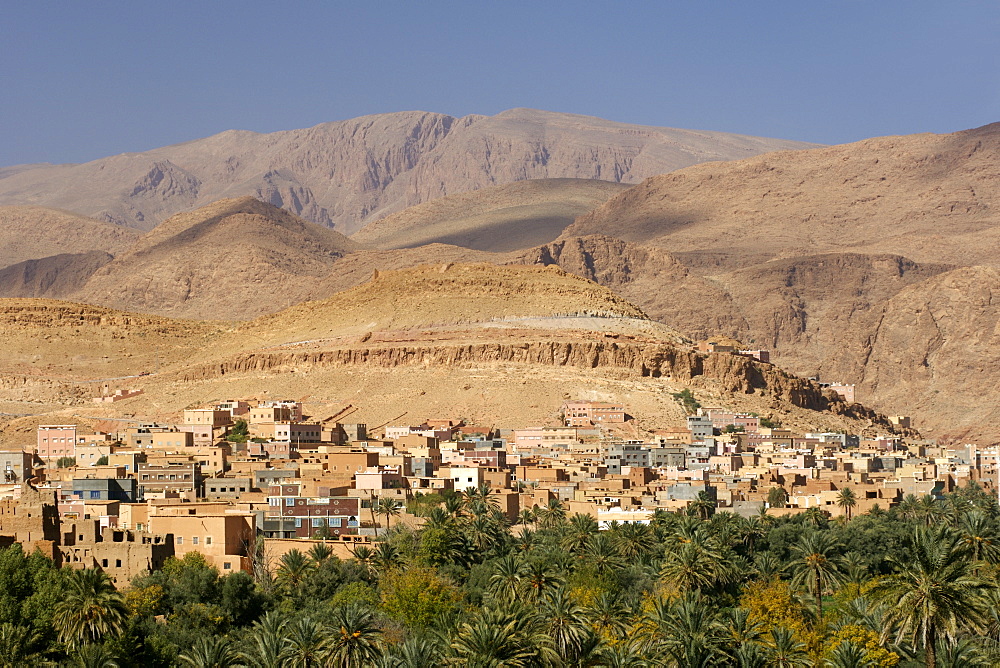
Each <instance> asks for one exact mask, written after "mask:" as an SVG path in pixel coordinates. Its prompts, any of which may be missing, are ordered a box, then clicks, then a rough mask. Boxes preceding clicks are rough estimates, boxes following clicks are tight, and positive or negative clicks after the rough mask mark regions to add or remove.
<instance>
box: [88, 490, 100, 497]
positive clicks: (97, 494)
mask: <svg viewBox="0 0 1000 668" xmlns="http://www.w3.org/2000/svg"><path fill="white" fill-rule="evenodd" d="M90 498H92V499H99V498H101V493H100V492H99V491H92V492H91V493H90Z"/></svg>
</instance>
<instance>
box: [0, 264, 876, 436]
mask: <svg viewBox="0 0 1000 668" xmlns="http://www.w3.org/2000/svg"><path fill="white" fill-rule="evenodd" d="M400 299H403V300H409V301H411V302H413V303H414V304H415V307H414V308H409V309H405V310H399V309H398V308H397V307H398V304H399V300H400ZM366 318H371V319H372V320H371V321H369V322H364V321H365V319H366ZM0 329H2V331H3V334H4V337H5V340H6V341H8V342H9V344H10V352H9V354H8V355H6V356H4V357H3V358H2V359H0V378H2V382H0V408H9V409H10V410H7V411H3V412H5V413H18V414H17V415H6V416H0V418H5V419H6V421H5V423H4V427H3V429H2V439H3V440H4V442H6V443H16V444H25V443H27V442H29V441H30V439H31V437H32V430H33V429H34V427H35V426H37V424H40V423H43V422H59V423H62V422H76V423H79V424H83V425H88V426H90V427H93V426H95V425H97V424H99V423H101V422H102V420H108V419H111V418H125V419H135V420H141V419H152V418H159V419H176V418H177V417H179V415H180V413H181V411H182V410H183V409H184V408H185V407H187V406H193V405H199V404H202V403H204V402H208V401H212V400H218V399H223V398H226V397H227V396H259V397H267V396H270V397H289V396H291V397H296V398H304V399H305V401H306V403H307V409H308V410H309V411H312V412H314V413H315V414H316V415H317V417H322V416H321V415H320V413H323V412H324V411H328V412H330V413H332V412H334V410H335V409H336V408H337V407H338V406H343V405H346V404H352V405H355V406H358V407H359V409H360V410H359V412H358V414H357V419H359V420H364V421H366V422H368V423H369V424H373V425H375V424H379V423H381V422H385V421H388V420H390V419H393V418H394V417H395V416H396V415H398V414H399V413H400V412H402V411H404V410H405V411H407V412H408V413H412V414H413V415H414V416H420V417H423V416H428V415H449V416H461V417H464V418H466V419H469V420H471V421H475V422H478V423H489V424H504V425H507V426H513V427H517V426H526V425H529V424H538V423H552V422H553V420H554V418H555V414H556V412H557V411H558V408H559V406H560V405H561V403H562V402H563V401H564V400H565V399H567V398H576V397H592V398H595V399H607V400H612V399H613V400H616V401H624V402H626V403H627V404H628V405H629V407H630V410H632V411H633V412H634V413H635V414H636V415H638V416H640V419H639V420H638V422H637V423H636V425H635V428H636V430H637V431H636V434H637V435H642V433H644V430H647V429H652V428H656V427H661V426H666V425H673V424H679V423H680V422H682V420H683V410H682V408H681V406H680V405H679V403H678V402H677V400H675V399H674V398H673V397H672V393H673V392H676V391H678V390H679V389H681V388H685V387H689V388H692V389H693V391H694V392H695V394H696V396H698V397H699V398H701V399H702V400H703V401H704V402H706V403H719V404H724V405H729V406H733V407H736V408H742V409H747V410H756V411H758V412H762V413H763V414H766V415H770V416H773V417H775V418H777V419H781V420H782V421H784V422H785V423H786V424H788V425H790V426H801V427H802V428H829V429H834V428H850V429H852V430H859V431H861V430H866V429H867V430H869V431H871V433H874V431H875V430H885V429H888V425H887V423H886V421H885V419H884V418H883V417H881V416H879V415H877V414H875V413H873V412H871V411H869V410H868V409H865V408H863V407H861V406H857V405H855V406H846V405H844V404H843V403H841V402H839V401H838V400H836V397H835V396H834V395H832V394H831V393H829V392H824V391H822V390H821V389H820V388H819V387H818V386H817V385H815V384H814V383H812V382H810V381H807V380H803V379H801V378H796V377H794V376H791V375H789V374H787V373H785V372H784V371H782V370H781V369H779V368H777V367H774V366H772V365H764V364H760V363H757V362H755V361H753V360H750V359H749V358H745V357H737V356H731V355H711V356H704V355H699V354H696V353H694V352H692V349H691V346H690V344H689V342H688V341H687V340H685V339H684V338H683V337H681V336H680V335H678V334H677V333H676V332H674V331H673V330H670V329H669V328H667V327H665V326H663V325H661V324H659V323H656V322H653V321H650V320H648V319H647V318H646V317H645V316H644V314H643V313H642V312H641V310H639V309H638V308H636V307H635V306H633V305H632V304H630V303H628V302H626V301H624V300H623V299H621V298H620V297H617V296H616V295H614V294H613V293H612V292H611V291H610V290H608V289H606V288H602V287H600V286H598V285H596V284H594V283H592V282H589V281H586V280H585V279H582V278H579V277H577V276H573V275H571V274H567V273H565V272H563V271H561V270H559V269H554V268H542V267H529V266H511V267H495V266H492V265H462V264H446V265H440V266H433V267H419V268H415V269H408V270H399V271H396V272H386V273H379V274H378V275H375V276H373V277H372V280H371V281H369V282H368V283H366V284H364V285H361V286H358V287H356V288H354V289H352V290H348V291H346V292H344V293H340V294H338V295H335V296H333V297H331V298H329V299H327V300H322V301H318V302H307V303H304V304H299V305H296V306H294V307H291V308H290V309H286V310H284V311H281V312H279V313H277V314H274V315H271V316H264V317H261V318H258V319H256V320H254V321H250V322H245V323H224V322H217V323H212V322H198V321H185V320H175V319H170V318H162V317H149V316H142V315H137V314H131V313H126V312H120V311H114V310H111V309H105V308H100V307H93V306H87V305H80V304H73V303H68V302H58V301H52V300H41V299H33V300H0ZM105 385H106V386H107V387H108V388H109V389H111V390H113V389H116V388H140V389H142V390H143V391H144V393H143V394H142V395H140V396H137V397H134V398H131V399H127V400H124V401H122V402H119V403H116V404H113V405H95V404H92V403H90V397H91V396H95V395H96V394H99V393H100V391H101V388H102V387H103V386H105Z"/></svg>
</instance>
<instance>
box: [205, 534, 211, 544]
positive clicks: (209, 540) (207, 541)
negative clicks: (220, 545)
mask: <svg viewBox="0 0 1000 668" xmlns="http://www.w3.org/2000/svg"><path fill="white" fill-rule="evenodd" d="M211 544H212V537H211V536H205V545H211Z"/></svg>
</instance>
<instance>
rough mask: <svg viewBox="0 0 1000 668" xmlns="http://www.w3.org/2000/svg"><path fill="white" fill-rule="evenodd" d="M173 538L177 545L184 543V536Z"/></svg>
mask: <svg viewBox="0 0 1000 668" xmlns="http://www.w3.org/2000/svg"><path fill="white" fill-rule="evenodd" d="M174 540H175V542H176V543H177V544H178V545H183V544H184V536H177V538H176V539H174Z"/></svg>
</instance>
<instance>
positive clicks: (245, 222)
mask: <svg viewBox="0 0 1000 668" xmlns="http://www.w3.org/2000/svg"><path fill="white" fill-rule="evenodd" d="M356 248H357V244H355V243H354V242H353V241H351V240H350V239H348V238H346V237H344V236H343V235H342V234H340V233H338V232H334V231H333V230H330V229H326V228H323V227H320V226H319V225H314V224H312V223H308V222H306V221H303V220H302V219H300V218H298V217H296V216H294V215H292V214H290V213H288V212H287V211H284V210H281V209H278V208H275V207H273V206H271V205H269V204H265V203H263V202H261V201H259V200H256V199H254V198H252V197H242V198H238V199H231V200H222V201H219V202H216V203H214V204H212V205H209V206H206V207H202V208H200V209H198V210H196V211H193V212H189V213H183V214H177V215H176V216H173V217H172V218H170V219H169V220H167V221H165V222H164V223H163V224H162V225H160V226H159V227H157V228H156V229H155V230H153V231H151V232H148V233H147V234H145V235H144V236H143V237H142V238H141V239H140V240H139V241H138V242H137V243H136V244H135V245H134V246H132V247H131V248H130V249H129V250H128V251H126V252H124V253H122V254H120V255H119V256H118V257H116V258H115V259H114V260H113V261H111V262H109V263H108V264H106V265H104V266H103V267H101V268H99V269H98V270H97V271H96V272H94V274H93V275H92V276H91V277H90V278H89V279H88V280H87V282H86V283H85V284H84V285H83V286H82V287H81V289H80V290H79V292H77V293H75V294H74V295H73V298H74V299H78V300H80V301H84V302H88V303H92V304H103V305H106V306H111V307H114V308H125V309H129V310H135V311H142V312H148V313H160V314H164V315H172V316H179V317H195V318H239V317H245V318H251V317H254V316H256V315H259V314H260V313H265V312H273V311H275V310H277V309H280V308H283V307H285V306H288V305H290V304H294V303H297V302H299V301H302V300H303V299H305V298H306V297H307V296H308V295H309V294H310V291H311V289H312V287H313V284H314V283H316V282H317V281H319V280H320V279H322V278H323V277H325V276H326V275H327V274H329V273H330V270H331V269H332V267H333V265H334V263H335V262H336V260H337V259H339V258H341V257H343V256H344V255H346V254H347V253H350V252H352V251H353V250H355V249H356Z"/></svg>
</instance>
